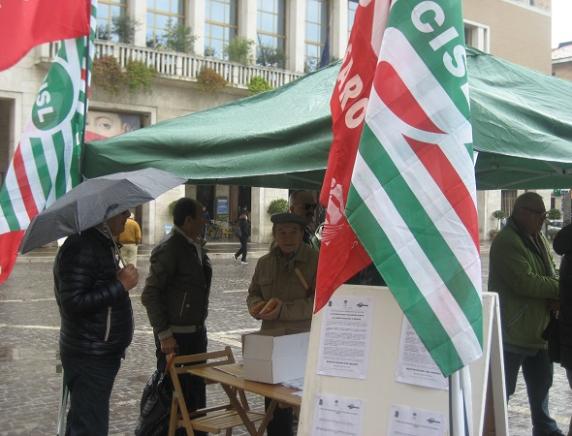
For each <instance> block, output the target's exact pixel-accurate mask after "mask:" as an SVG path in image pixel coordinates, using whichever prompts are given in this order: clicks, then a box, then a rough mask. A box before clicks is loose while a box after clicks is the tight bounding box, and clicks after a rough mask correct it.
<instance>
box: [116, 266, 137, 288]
mask: <svg viewBox="0 0 572 436" xmlns="http://www.w3.org/2000/svg"><path fill="white" fill-rule="evenodd" d="M117 280H119V281H120V282H121V284H122V285H123V287H124V288H125V290H126V291H129V290H131V289H133V288H134V287H135V286H137V282H138V281H139V272H138V271H137V268H135V267H134V266H133V265H132V264H129V265H127V266H126V267H125V268H122V269H120V270H119V271H118V272H117Z"/></svg>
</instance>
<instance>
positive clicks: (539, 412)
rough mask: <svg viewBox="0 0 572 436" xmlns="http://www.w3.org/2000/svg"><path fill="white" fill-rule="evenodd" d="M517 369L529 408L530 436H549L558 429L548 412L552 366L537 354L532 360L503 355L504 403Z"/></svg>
mask: <svg viewBox="0 0 572 436" xmlns="http://www.w3.org/2000/svg"><path fill="white" fill-rule="evenodd" d="M521 366H522V375H523V376H524V381H525V383H526V391H527V393H528V404H529V405H530V415H531V418H532V434H533V436H544V435H549V434H550V433H552V432H554V431H557V430H558V425H557V424H556V421H554V419H552V418H551V417H550V413H549V412H548V391H549V390H550V387H551V386H552V376H553V368H552V362H551V361H550V358H549V357H548V352H547V351H546V350H538V352H537V353H536V354H535V355H533V356H528V355H525V354H519V353H511V352H509V351H505V352H504V373H505V381H506V394H507V402H508V400H509V398H510V396H511V395H512V394H514V391H515V389H516V379H517V377H518V371H519V369H520V367H521Z"/></svg>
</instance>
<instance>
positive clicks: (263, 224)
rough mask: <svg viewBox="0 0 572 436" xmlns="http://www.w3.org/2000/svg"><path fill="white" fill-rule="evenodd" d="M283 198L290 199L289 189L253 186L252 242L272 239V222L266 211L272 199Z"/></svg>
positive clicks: (251, 212)
mask: <svg viewBox="0 0 572 436" xmlns="http://www.w3.org/2000/svg"><path fill="white" fill-rule="evenodd" d="M278 198H283V199H285V200H286V201H288V190H287V189H275V188H252V191H251V207H252V210H251V211H250V222H251V226H252V232H251V235H250V239H251V241H252V242H270V241H272V222H271V221H270V215H268V213H267V212H266V211H267V209H268V206H269V205H270V203H271V202H272V200H275V199H278Z"/></svg>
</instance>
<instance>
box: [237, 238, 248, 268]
mask: <svg viewBox="0 0 572 436" xmlns="http://www.w3.org/2000/svg"><path fill="white" fill-rule="evenodd" d="M247 253H248V238H240V249H239V250H238V251H237V252H236V253H234V257H235V259H238V256H240V255H241V254H242V258H241V259H240V260H241V261H243V262H246V254H247Z"/></svg>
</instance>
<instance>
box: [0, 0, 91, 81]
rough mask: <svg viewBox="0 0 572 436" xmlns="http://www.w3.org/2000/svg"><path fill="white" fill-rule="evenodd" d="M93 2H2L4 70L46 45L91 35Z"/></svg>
mask: <svg viewBox="0 0 572 436" xmlns="http://www.w3.org/2000/svg"><path fill="white" fill-rule="evenodd" d="M89 17H90V1H89V0H1V1H0V41H2V49H1V50H0V71H2V70H5V69H7V68H10V67H11V66H12V65H14V64H15V63H17V62H18V61H19V60H20V59H22V57H24V56H25V55H26V53H28V51H30V49H32V48H33V47H35V46H37V45H39V44H42V43H44V42H51V41H59V40H61V39H68V38H77V37H78V36H82V35H88V34H89Z"/></svg>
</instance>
